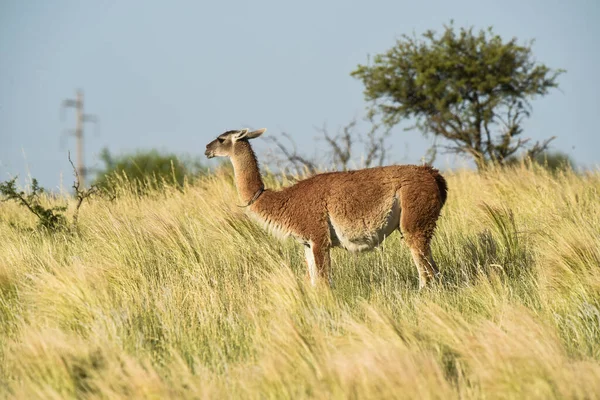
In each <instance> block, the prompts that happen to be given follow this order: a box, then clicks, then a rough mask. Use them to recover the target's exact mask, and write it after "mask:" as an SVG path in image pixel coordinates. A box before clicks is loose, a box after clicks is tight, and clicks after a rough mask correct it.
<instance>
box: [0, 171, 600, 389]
mask: <svg viewBox="0 0 600 400" xmlns="http://www.w3.org/2000/svg"><path fill="white" fill-rule="evenodd" d="M445 176H446V178H447V180H448V184H449V188H450V192H449V198H448V203H447V205H446V207H445V208H444V210H443V212H442V216H441V218H440V221H439V225H438V230H437V234H436V237H435V239H434V242H433V253H434V257H435V259H436V260H437V262H438V265H439V267H440V269H441V273H442V275H443V283H442V284H439V285H437V286H435V287H433V288H431V289H428V290H425V291H421V292H419V291H418V290H417V286H418V279H417V271H416V269H415V267H414V266H413V263H412V260H411V258H410V255H409V252H408V250H407V248H406V247H405V246H404V245H403V244H402V242H401V239H400V238H399V235H397V234H395V235H393V236H392V237H390V238H389V239H388V240H387V241H386V242H385V243H384V245H383V247H382V248H381V249H380V250H377V251H373V252H370V253H364V254H360V255H353V254H350V253H347V252H345V251H343V250H334V251H333V252H332V261H333V276H334V280H335V287H334V289H333V290H331V291H329V290H327V289H324V288H318V289H312V288H311V287H310V286H309V284H308V280H307V274H306V270H305V264H304V261H303V258H302V257H301V252H302V249H301V248H300V246H299V245H298V244H296V243H295V242H293V240H289V241H285V242H280V241H278V240H276V239H275V238H272V237H271V236H269V235H268V234H267V233H265V232H263V231H262V229H260V228H259V227H258V226H257V225H255V224H254V223H253V222H252V221H251V220H249V219H248V218H247V217H246V216H245V215H244V213H243V209H241V208H238V207H236V204H237V202H238V200H237V195H236V191H235V188H234V186H233V184H232V179H231V177H230V176H228V175H227V173H226V172H222V173H219V174H216V175H214V176H211V177H207V178H204V179H203V180H200V181H198V182H196V183H194V184H193V185H189V186H186V187H185V188H184V190H177V189H175V188H166V189H165V190H163V191H154V192H151V193H150V194H149V195H147V196H144V197H136V196H133V195H131V194H127V190H126V185H124V186H123V187H122V188H121V189H122V193H121V195H120V196H119V197H118V198H117V199H116V200H114V201H109V200H105V199H102V198H96V199H92V200H91V201H90V202H88V203H85V204H84V205H83V207H82V209H81V214H80V216H79V231H78V233H67V232H64V233H56V234H48V233H41V232H39V231H38V230H36V228H35V227H36V221H35V217H33V216H32V215H31V214H30V213H29V212H28V211H27V210H26V209H24V208H23V207H19V206H18V205H17V204H14V203H11V202H4V203H0V397H8V398H22V399H32V398H44V399H52V398H57V399H58V398H109V399H116V398H161V399H162V398H244V399H250V398H261V399H263V398H293V399H298V398H323V399H325V398H327V399H328V398H378V399H379V398H419V399H429V398H443V399H454V398H461V399H471V398H477V399H479V398H490V399H493V398H540V399H551V398H581V399H584V398H589V399H592V398H600V173H589V174H585V175H578V174H575V173H573V172H568V171H567V172H563V173H559V174H556V175H552V174H549V173H547V172H545V171H544V170H542V169H540V168H533V167H519V168H516V169H511V170H505V171H492V172H489V173H486V174H485V175H478V174H476V173H473V172H469V171H461V172H455V173H447V174H445ZM281 184H283V185H285V184H287V183H286V182H283V183H277V182H275V180H274V179H273V178H271V179H269V182H268V185H269V186H271V187H272V186H277V185H281ZM47 201H48V202H49V203H56V204H64V203H65V202H66V201H67V200H66V199H54V200H51V199H47Z"/></svg>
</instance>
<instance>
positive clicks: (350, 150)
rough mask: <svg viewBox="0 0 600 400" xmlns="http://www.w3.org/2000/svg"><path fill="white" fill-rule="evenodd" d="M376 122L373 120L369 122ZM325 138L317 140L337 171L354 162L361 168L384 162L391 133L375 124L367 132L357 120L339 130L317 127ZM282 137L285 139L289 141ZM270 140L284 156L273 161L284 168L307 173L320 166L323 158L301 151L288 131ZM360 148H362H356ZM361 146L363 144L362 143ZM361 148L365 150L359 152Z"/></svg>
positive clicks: (346, 167) (315, 170)
mask: <svg viewBox="0 0 600 400" xmlns="http://www.w3.org/2000/svg"><path fill="white" fill-rule="evenodd" d="M369 122H371V123H372V122H373V121H369ZM316 130H317V131H318V132H319V133H320V134H321V136H322V137H317V138H316V139H317V140H323V141H324V142H325V148H326V155H327V159H328V160H327V161H329V162H331V167H332V168H333V169H335V170H338V171H347V170H348V169H349V168H350V167H351V165H352V163H358V165H360V166H361V167H364V168H368V167H371V166H374V165H379V166H381V165H383V164H384V161H385V158H386V156H387V150H388V149H389V146H388V145H387V143H386V139H387V138H388V136H389V129H383V128H382V127H381V126H379V125H377V124H374V123H372V124H371V128H370V129H369V131H368V132H367V133H366V134H364V133H361V132H360V131H359V129H358V128H357V121H356V119H352V120H351V121H350V122H349V123H347V124H346V125H344V126H343V127H341V129H338V131H337V133H336V134H335V135H334V134H331V133H330V131H329V130H328V129H327V126H326V125H323V127H322V128H316ZM279 137H283V138H285V139H286V141H287V142H288V144H286V143H285V142H284V141H283V140H281V139H280V138H279ZM267 140H269V141H270V142H272V143H274V144H275V145H276V146H277V148H278V149H279V150H280V151H281V153H282V156H274V157H272V161H273V162H274V163H275V164H276V165H279V166H280V167H281V165H283V164H287V166H288V167H291V168H292V170H294V171H295V172H296V173H300V172H308V173H310V174H315V173H316V172H317V170H318V167H317V165H318V164H319V163H320V162H321V161H326V160H325V159H324V158H323V159H320V158H318V157H309V156H306V155H302V154H300V153H299V152H298V148H297V146H296V142H295V141H294V139H293V138H292V136H291V135H289V134H288V133H285V132H283V133H281V134H280V135H274V136H269V137H267ZM357 144H358V147H362V149H361V148H358V149H357ZM361 145H362V146H361ZM360 150H362V153H361V152H360Z"/></svg>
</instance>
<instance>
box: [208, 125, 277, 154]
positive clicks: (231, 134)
mask: <svg viewBox="0 0 600 400" xmlns="http://www.w3.org/2000/svg"><path fill="white" fill-rule="evenodd" d="M266 130H267V129H266V128H262V129H257V130H255V131H252V132H250V130H249V129H240V130H235V131H227V132H224V133H222V134H220V135H219V136H218V137H217V138H216V139H215V140H213V141H212V142H210V143H209V144H207V145H206V151H205V152H204V154H205V155H206V157H208V158H213V157H231V155H232V154H234V151H235V146H236V144H238V143H240V142H244V141H247V140H248V139H254V138H257V137H259V136H260V135H262V134H263V133H265V131H266Z"/></svg>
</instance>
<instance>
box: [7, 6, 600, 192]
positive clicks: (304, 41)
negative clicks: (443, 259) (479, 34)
mask: <svg viewBox="0 0 600 400" xmlns="http://www.w3.org/2000/svg"><path fill="white" fill-rule="evenodd" d="M450 20H454V23H455V25H456V26H459V27H461V26H473V27H474V28H475V29H476V30H478V29H481V28H486V27H488V26H493V28H494V31H495V32H496V33H497V34H499V35H500V36H502V37H503V38H504V39H506V40H508V39H510V38H512V37H516V38H518V39H519V40H520V41H521V42H525V41H526V40H529V39H535V43H534V45H533V53H534V55H535V57H536V60H538V61H540V62H542V63H544V64H546V65H548V66H549V67H551V68H564V69H566V70H567V73H566V74H564V75H562V76H561V77H560V78H559V84H560V90H553V91H551V92H550V94H549V95H547V96H546V97H544V98H540V99H536V100H534V101H533V102H532V105H533V114H532V116H531V118H530V119H529V120H527V122H526V123H525V124H524V129H525V132H524V136H525V137H531V138H533V139H535V140H539V139H543V138H547V137H550V136H554V135H555V136H557V137H558V138H557V139H556V140H555V141H554V142H553V146H554V149H556V150H560V151H563V152H566V153H567V154H569V155H570V156H571V157H572V158H574V159H575V160H576V162H577V163H578V165H580V166H585V167H596V166H598V165H599V164H600V152H599V151H598V149H599V148H600V135H599V134H598V133H600V132H599V129H598V126H597V118H598V115H599V114H600V80H598V79H597V76H598V72H597V69H598V65H600V43H599V38H600V24H599V23H598V21H600V2H598V1H597V0H573V1H568V2H567V1H558V0H528V1H523V0H505V1H502V2H498V1H483V0H473V1H471V0H454V1H446V0H431V1H425V0H424V1H403V0H395V1H383V0H370V1H363V2H356V1H355V2H353V1H347V0H345V1H338V0H331V1H324V0H322V1H314V0H305V1H301V2H286V1H275V0H273V1H270V0H269V1H262V0H254V1H241V0H239V1H177V0H174V1H169V2H164V1H151V0H146V1H133V0H129V1H66V0H54V1H43V0H12V1H11V0H0V181H2V180H6V179H9V178H11V177H13V176H15V175H19V176H20V177H27V176H30V177H35V178H37V179H38V180H39V181H40V183H41V184H42V185H43V186H45V187H47V188H49V189H50V190H59V189H60V188H65V187H66V188H68V187H70V185H71V183H72V169H71V167H70V165H69V162H68V159H67V153H68V152H69V151H71V154H72V155H73V157H74V154H75V140H74V138H73V137H72V136H68V131H69V130H70V129H72V128H73V127H74V125H75V114H74V112H73V110H67V112H66V113H65V115H64V118H63V119H61V115H60V112H59V111H60V105H61V103H62V101H63V100H64V99H69V98H73V97H74V96H75V90H76V89H77V88H81V89H82V90H83V91H84V94H85V112H86V113H88V114H93V115H95V116H96V117H97V118H98V120H99V121H100V122H99V124H98V125H97V126H94V125H91V124H90V125H87V126H86V130H85V163H86V166H87V167H88V168H100V167H102V165H103V164H102V162H101V161H100V160H99V157H98V156H99V154H100V151H101V149H102V148H104V147H107V148H108V149H109V150H110V151H111V152H112V153H114V154H121V153H124V152H131V151H135V150H137V149H152V148H156V149H159V150H163V151H169V152H174V153H177V154H186V155H189V156H198V157H200V156H202V155H203V153H204V149H205V145H206V144H207V143H208V142H209V141H211V140H213V139H214V138H215V137H216V136H217V135H218V134H220V133H222V132H223V131H225V130H229V129H236V128H241V127H251V128H261V127H266V128H267V129H268V131H267V134H270V135H281V133H282V132H287V133H288V134H290V135H291V136H292V137H293V138H294V140H295V141H296V142H297V143H298V147H299V149H300V151H302V152H304V153H305V154H308V155H311V154H315V152H317V151H322V150H323V149H322V148H321V149H319V147H322V146H323V142H319V141H315V140H314V139H315V137H316V136H318V132H317V131H316V130H315V127H318V126H323V124H326V126H327V127H328V129H330V131H331V132H332V133H334V132H335V131H336V130H337V129H338V128H339V127H341V126H343V125H345V124H347V123H348V122H349V121H350V120H352V119H353V118H355V117H356V118H359V119H360V118H361V116H362V115H364V111H365V107H366V106H367V103H366V102H365V100H364V97H363V86H362V83H361V82H360V81H358V80H356V79H354V78H352V77H351V76H350V72H351V71H352V70H353V69H355V68H356V66H357V65H358V64H361V63H362V64H364V63H366V62H367V57H368V56H369V55H374V54H377V53H381V52H384V51H386V50H387V49H389V48H390V47H392V46H393V45H394V44H395V42H396V40H397V39H398V38H400V36H401V35H402V34H412V33H415V34H417V35H418V34H421V33H423V32H425V31H426V30H428V29H433V30H437V31H438V32H439V31H442V30H443V27H444V24H448V23H449V21H450ZM255 144H256V148H257V152H258V154H259V158H260V157H261V156H262V155H263V154H265V153H266V152H268V151H276V150H275V149H274V146H273V145H272V144H270V143H269V142H268V141H266V140H264V139H262V138H260V139H257V140H255ZM430 144H431V140H430V139H425V138H423V137H422V136H421V135H420V134H419V133H418V132H415V131H408V132H407V131H404V130H403V129H402V128H401V127H398V128H396V129H394V131H393V135H392V137H391V139H390V140H389V146H390V147H389V152H388V154H389V157H388V161H389V162H390V163H418V162H419V160H420V159H421V157H422V156H423V155H424V154H425V152H426V150H427V148H428V146H429V145H430ZM461 163H462V164H461ZM436 164H437V166H438V167H440V168H442V169H444V168H449V167H456V166H457V165H464V162H462V161H461V160H457V159H456V158H454V157H449V156H441V157H438V160H437V161H436Z"/></svg>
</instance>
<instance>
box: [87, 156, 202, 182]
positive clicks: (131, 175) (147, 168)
mask: <svg viewBox="0 0 600 400" xmlns="http://www.w3.org/2000/svg"><path fill="white" fill-rule="evenodd" d="M100 159H101V160H102V161H103V162H104V168H102V169H101V170H100V171H97V177H96V180H95V182H94V184H95V185H96V186H98V187H99V188H103V189H109V190H110V191H113V189H114V185H115V184H116V182H117V180H118V178H120V177H121V178H122V177H126V178H127V179H128V180H129V181H130V182H133V183H134V184H136V187H137V188H138V189H141V186H144V185H148V186H150V187H153V188H158V187H160V186H161V185H162V184H163V183H164V182H167V183H171V184H175V185H178V186H182V185H183V182H184V180H185V177H186V176H192V175H195V174H197V173H199V172H201V171H202V170H203V167H202V166H201V164H200V163H199V162H197V161H182V160H181V159H180V158H179V157H177V156H176V155H175V154H163V153H160V152H158V151H157V150H149V151H138V152H137V153H134V154H123V155H120V156H116V157H115V156H113V155H112V154H111V153H110V151H109V150H108V149H106V148H105V149H103V150H102V152H101V154H100ZM140 184H142V185H141V186H140Z"/></svg>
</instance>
